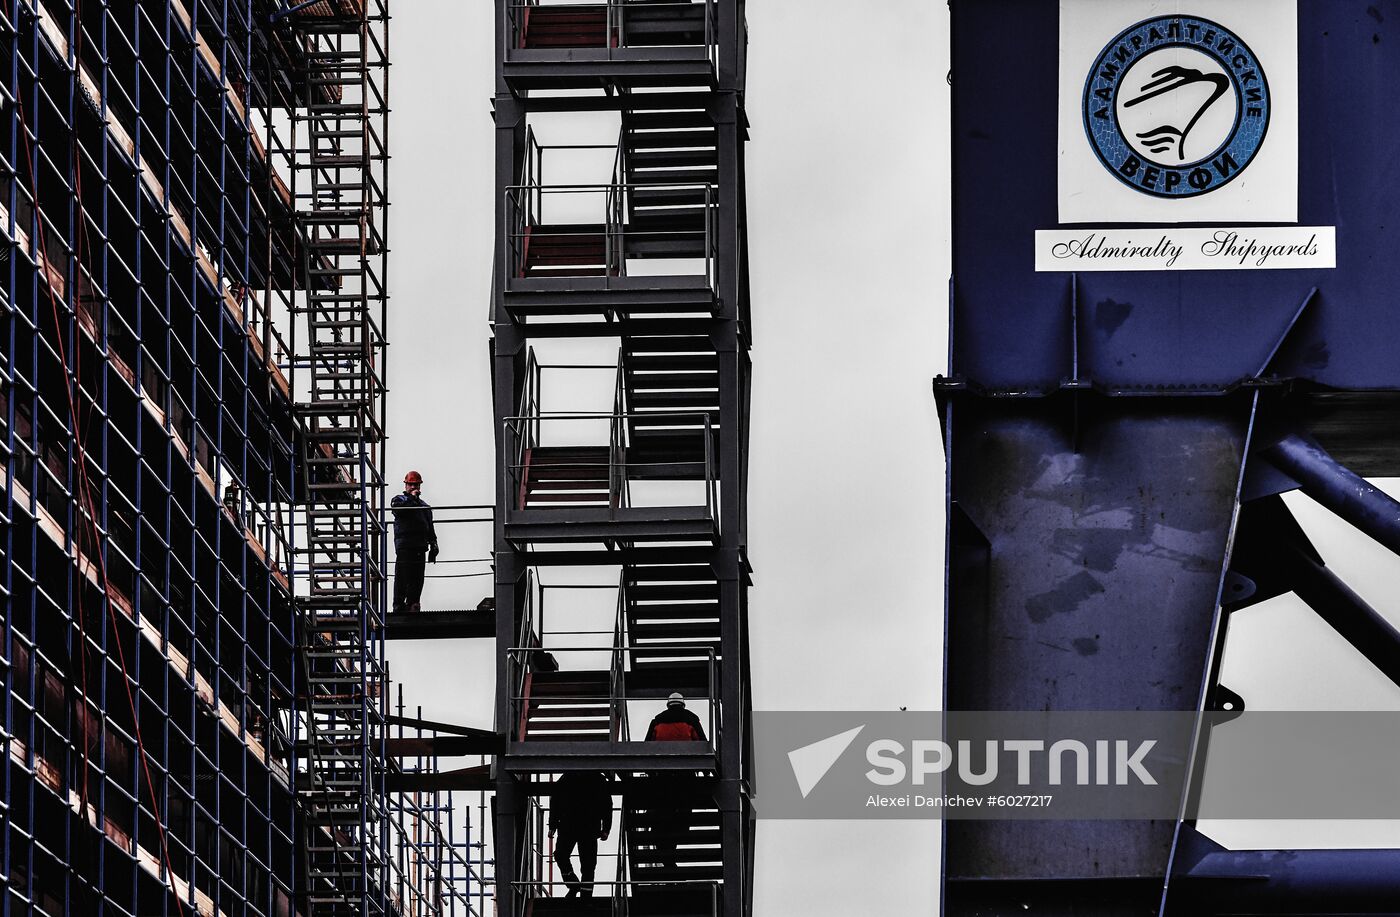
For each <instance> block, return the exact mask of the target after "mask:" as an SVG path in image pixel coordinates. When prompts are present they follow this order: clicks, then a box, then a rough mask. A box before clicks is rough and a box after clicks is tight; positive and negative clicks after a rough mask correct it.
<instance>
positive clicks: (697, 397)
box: [627, 390, 719, 416]
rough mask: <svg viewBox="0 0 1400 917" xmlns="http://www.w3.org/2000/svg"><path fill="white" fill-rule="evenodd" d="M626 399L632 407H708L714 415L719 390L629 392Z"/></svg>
mask: <svg viewBox="0 0 1400 917" xmlns="http://www.w3.org/2000/svg"><path fill="white" fill-rule="evenodd" d="M627 401H628V403H629V404H630V405H631V406H632V407H633V408H651V409H654V410H672V409H687V410H689V409H694V408H709V409H710V410H711V411H712V412H713V413H714V414H715V415H716V416H718V415H719V392H717V391H713V390H711V391H694V392H664V391H663V392H646V391H643V392H630V393H629V394H628V396H627Z"/></svg>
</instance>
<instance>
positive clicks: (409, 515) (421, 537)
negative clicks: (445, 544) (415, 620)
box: [389, 471, 438, 612]
mask: <svg viewBox="0 0 1400 917" xmlns="http://www.w3.org/2000/svg"><path fill="white" fill-rule="evenodd" d="M422 494H423V476H422V475H421V474H419V473H418V472H416V471H410V472H409V473H408V474H406V475H404V478H403V493H401V494H399V495H398V496H396V497H394V499H393V500H392V501H390V503H389V506H390V508H391V509H392V510H393V512H394V611H414V612H416V611H420V610H421V606H420V604H419V599H420V598H421V597H422V595H423V570H424V566H423V561H424V559H425V558H426V560H427V562H428V563H430V564H435V563H437V558H438V543H437V532H436V531H434V529H433V510H432V507H430V506H429V505H428V504H427V502H426V501H425V500H424V499H423V496H422Z"/></svg>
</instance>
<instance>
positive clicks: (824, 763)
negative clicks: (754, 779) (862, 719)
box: [788, 724, 865, 799]
mask: <svg viewBox="0 0 1400 917" xmlns="http://www.w3.org/2000/svg"><path fill="white" fill-rule="evenodd" d="M864 728H865V725H864V724H861V725H860V726H857V727H856V728H854V729H848V730H846V731H845V732H842V733H838V734H836V735H834V736H829V737H828V738H825V739H821V740H820V741H817V742H813V743H812V744H811V745H803V746H802V747H801V748H795V749H793V750H792V751H790V752H788V763H789V764H791V765H792V775H793V776H794V777H796V778H797V788H798V789H799V790H801V792H802V798H803V799H806V798H807V795H808V794H809V793H811V792H812V790H814V789H816V786H817V784H818V783H820V782H821V780H822V778H823V777H825V776H826V774H827V771H829V770H831V768H832V766H833V765H835V764H836V762H837V761H838V760H840V758H841V755H842V754H843V753H844V752H845V751H846V749H847V748H850V747H851V743H852V742H854V741H855V740H856V736H858V735H860V731H861V730H862V729H864Z"/></svg>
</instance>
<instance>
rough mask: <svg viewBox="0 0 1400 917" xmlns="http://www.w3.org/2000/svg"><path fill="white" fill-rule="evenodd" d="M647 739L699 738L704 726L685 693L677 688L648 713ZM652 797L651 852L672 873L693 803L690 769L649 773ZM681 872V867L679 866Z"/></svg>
mask: <svg viewBox="0 0 1400 917" xmlns="http://www.w3.org/2000/svg"><path fill="white" fill-rule="evenodd" d="M647 741H648V742H703V741H705V730H704V729H703V728H702V727H701V725H700V718H699V717H697V716H696V715H695V714H694V713H691V712H690V711H689V710H687V709H686V708H685V695H683V694H680V693H679V692H676V693H673V694H671V696H670V697H668V698H666V709H665V710H662V711H661V712H660V713H658V714H657V715H656V716H654V717H652V720H651V725H650V726H649V727H647ZM647 782H648V783H649V784H651V789H652V794H653V798H652V801H651V802H650V803H649V805H648V807H647V822H648V826H649V828H650V831H651V838H652V850H653V854H652V855H653V856H654V857H655V858H656V864H657V865H658V866H659V867H661V868H662V869H664V870H668V871H670V872H673V873H676V875H673V876H671V877H670V878H679V877H680V873H677V872H676V843H677V841H678V839H679V838H680V836H681V835H683V834H684V833H685V832H686V831H687V830H689V828H688V822H689V818H690V815H691V813H692V812H693V811H694V808H695V806H696V805H698V804H700V802H699V800H698V799H697V795H698V790H697V787H696V785H695V774H694V773H693V772H691V771H669V770H661V771H656V772H654V773H652V774H651V776H650V778H649V779H648V781H647ZM681 872H684V870H681Z"/></svg>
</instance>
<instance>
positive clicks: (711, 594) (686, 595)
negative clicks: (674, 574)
mask: <svg viewBox="0 0 1400 917" xmlns="http://www.w3.org/2000/svg"><path fill="white" fill-rule="evenodd" d="M627 598H628V599H629V600H630V601H632V602H646V601H663V600H668V601H671V602H674V601H676V600H678V599H698V600H703V601H706V602H718V601H719V583H716V582H713V581H709V582H707V581H703V580H699V581H695V582H686V583H657V582H646V583H635V584H633V585H632V586H629V587H628V589H627Z"/></svg>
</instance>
